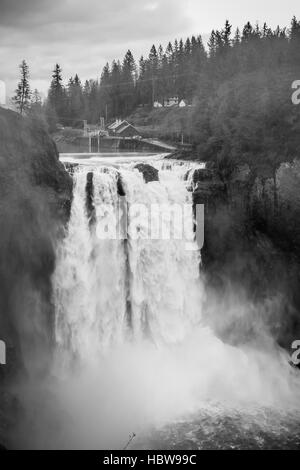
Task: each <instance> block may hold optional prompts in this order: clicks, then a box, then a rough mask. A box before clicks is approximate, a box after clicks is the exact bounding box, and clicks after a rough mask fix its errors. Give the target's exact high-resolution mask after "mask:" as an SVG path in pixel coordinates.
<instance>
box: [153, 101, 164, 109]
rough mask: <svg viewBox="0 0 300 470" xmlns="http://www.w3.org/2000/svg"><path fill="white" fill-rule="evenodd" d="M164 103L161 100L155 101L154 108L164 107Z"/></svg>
mask: <svg viewBox="0 0 300 470" xmlns="http://www.w3.org/2000/svg"><path fill="white" fill-rule="evenodd" d="M162 107H163V105H162V104H161V103H160V102H159V101H154V103H153V108H162Z"/></svg>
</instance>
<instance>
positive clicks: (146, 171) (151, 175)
mask: <svg viewBox="0 0 300 470" xmlns="http://www.w3.org/2000/svg"><path fill="white" fill-rule="evenodd" d="M134 168H136V169H137V170H139V172H140V173H143V176H144V180H145V182H146V183H150V182H151V181H159V178H158V170H157V169H156V168H154V167H153V166H151V165H148V164H146V163H138V164H137V165H135V167H134Z"/></svg>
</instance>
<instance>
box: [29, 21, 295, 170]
mask: <svg viewBox="0 0 300 470" xmlns="http://www.w3.org/2000/svg"><path fill="white" fill-rule="evenodd" d="M299 51H300V22H299V21H298V20H297V19H296V18H295V17H294V18H293V19H292V21H291V25H290V26H289V27H285V28H281V27H279V26H278V27H277V28H276V29H275V30H273V29H271V28H269V27H268V26H267V24H263V25H262V26H260V25H258V24H257V25H252V24H251V23H250V22H248V23H246V24H245V26H244V28H243V29H242V30H239V29H237V30H236V31H233V29H232V25H231V24H230V22H229V21H226V23H225V25H224V28H223V29H221V30H214V31H212V33H211V35H210V38H209V41H208V47H207V48H206V47H204V45H203V42H202V39H201V36H197V37H195V36H192V37H191V38H187V39H185V40H182V39H180V40H175V41H174V42H173V43H171V42H169V43H168V45H167V46H166V48H163V47H162V46H161V45H159V46H155V45H153V46H152V47H151V50H150V53H149V55H148V57H141V58H140V60H139V61H138V63H137V62H136V61H135V59H134V57H133V55H132V53H131V52H130V51H127V53H126V55H125V57H124V59H123V61H122V62H120V61H117V60H114V61H113V62H112V64H110V65H109V64H106V66H105V67H104V69H103V71H102V74H101V77H100V79H99V80H88V81H85V83H82V82H81V80H80V78H79V76H78V75H77V74H75V75H74V77H71V78H70V79H69V81H68V83H67V85H64V84H63V83H64V80H63V75H62V69H61V67H60V65H58V64H57V65H56V67H55V70H54V71H53V75H52V81H51V84H50V88H49V93H48V98H47V101H46V103H45V104H44V105H41V104H40V103H39V102H38V97H37V98H36V99H35V100H34V101H35V104H36V108H37V107H39V106H40V107H43V109H44V112H45V114H46V116H47V119H48V122H49V123H50V125H51V126H53V124H55V123H57V122H60V123H61V124H64V125H72V124H73V125H74V126H76V124H77V122H79V121H80V120H82V119H86V120H87V121H88V122H90V123H96V122H99V118H100V116H103V117H105V118H107V120H112V119H114V118H117V117H128V116H129V115H130V114H131V113H132V112H133V111H134V110H135V109H137V108H138V107H142V106H145V107H148V108H152V106H153V102H154V101H159V102H161V103H163V101H164V99H166V98H169V97H173V96H178V98H179V100H180V99H185V100H186V101H187V102H189V103H190V104H193V106H192V107H191V109H190V112H189V113H188V119H185V120H184V122H183V124H182V129H181V131H182V132H183V133H184V135H186V136H188V137H189V141H190V142H192V143H193V144H194V146H195V149H196V151H197V153H198V154H199V156H200V157H201V158H204V159H211V158H213V159H218V160H220V161H221V162H223V163H224V164H225V165H228V164H229V163H230V161H231V160H232V161H235V160H236V159H240V160H245V161H248V160H249V159H250V160H251V159H254V158H255V159H256V160H258V159H259V158H260V156H261V155H264V159H265V160H266V161H271V162H276V161H278V160H280V159H284V158H292V157H293V156H295V154H296V152H297V151H298V149H299V148H300V147H299V146H300V140H299V139H300V132H299V122H300V121H299V117H300V109H299V108H298V107H297V106H294V105H293V104H292V102H291V94H292V90H291V84H292V82H293V81H294V80H297V79H299V80H300V54H299ZM179 111H180V110H178V112H179ZM170 127H172V126H170ZM166 133H167V131H166ZM166 137H168V136H167V135H166Z"/></svg>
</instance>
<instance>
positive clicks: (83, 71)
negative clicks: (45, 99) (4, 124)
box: [0, 0, 190, 90]
mask: <svg viewBox="0 0 300 470" xmlns="http://www.w3.org/2000/svg"><path fill="white" fill-rule="evenodd" d="M180 5H181V4H180ZM180 5H177V7H176V8H174V0H159V1H156V2H155V1H154V2H149V3H147V4H146V5H145V4H144V3H143V2H141V1H140V0H109V1H108V2H103V1H100V2H99V0H89V1H86V2H82V1H79V0H60V1H58V0H52V1H51V2H50V1H48V0H22V2H20V1H19V0H0V11H1V15H0V36H1V42H0V63H1V64H2V66H1V72H0V74H1V75H0V78H1V79H4V80H5V81H7V83H8V88H9V89H10V90H12V89H13V88H14V87H15V83H16V82H17V79H18V64H19V63H20V61H21V60H22V59H23V58H25V59H26V60H27V61H28V63H29V65H30V70H31V76H32V79H34V80H35V81H36V82H39V83H44V84H45V88H46V81H47V80H48V81H49V80H50V78H49V77H50V76H51V69H52V68H53V65H54V64H55V63H56V62H59V63H60V64H61V66H62V67H63V69H64V72H65V74H66V78H67V77H70V75H74V74H75V73H78V74H79V76H81V77H82V78H84V79H86V78H89V77H97V76H100V73H101V70H102V68H103V66H104V65H105V63H106V62H107V61H111V60H112V59H114V58H120V59H122V57H123V56H124V55H125V52H126V50H127V49H128V48H130V49H131V50H132V51H133V53H134V54H135V55H136V58H137V59H138V58H139V56H140V55H141V54H142V53H143V54H144V53H148V52H147V51H149V50H150V47H151V45H152V44H153V43H154V42H155V43H158V42H163V43H164V42H165V43H167V42H168V40H169V39H170V38H175V36H177V35H184V34H188V32H189V26H190V20H189V18H188V17H187V16H186V14H185V10H184V5H181V6H180ZM170 12H171V14H170ZM166 25H167V27H166ZM13 82H14V84H13V87H12V83H13Z"/></svg>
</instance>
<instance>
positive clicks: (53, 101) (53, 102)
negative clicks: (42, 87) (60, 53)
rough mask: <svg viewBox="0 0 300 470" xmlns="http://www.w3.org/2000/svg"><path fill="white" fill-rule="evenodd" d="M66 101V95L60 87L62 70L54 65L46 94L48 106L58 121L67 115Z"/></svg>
mask: <svg viewBox="0 0 300 470" xmlns="http://www.w3.org/2000/svg"><path fill="white" fill-rule="evenodd" d="M66 101H67V100H66V93H65V90H64V87H63V85H62V70H61V68H60V66H59V65H58V64H56V65H55V68H54V70H53V74H52V81H51V84H50V89H49V92H48V105H49V108H51V110H52V111H53V112H54V113H55V114H56V116H57V118H58V119H61V118H63V117H66V115H67V106H66V105H67V103H66Z"/></svg>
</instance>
